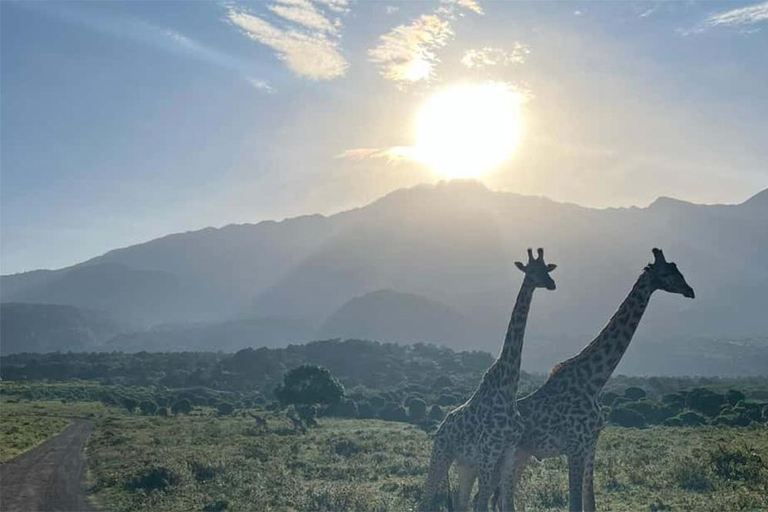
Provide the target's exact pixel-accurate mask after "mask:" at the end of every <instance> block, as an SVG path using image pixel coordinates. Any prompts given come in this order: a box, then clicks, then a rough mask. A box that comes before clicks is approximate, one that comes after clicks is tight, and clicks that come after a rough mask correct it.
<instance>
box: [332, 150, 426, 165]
mask: <svg viewBox="0 0 768 512" xmlns="http://www.w3.org/2000/svg"><path fill="white" fill-rule="evenodd" d="M336 158H348V159H350V160H370V159H383V160H386V161H387V162H389V163H397V162H401V161H405V160H414V159H415V149H414V148H413V147H411V146H394V147H391V148H383V149H382V148H359V149H348V150H346V151H343V152H342V153H340V154H338V155H336Z"/></svg>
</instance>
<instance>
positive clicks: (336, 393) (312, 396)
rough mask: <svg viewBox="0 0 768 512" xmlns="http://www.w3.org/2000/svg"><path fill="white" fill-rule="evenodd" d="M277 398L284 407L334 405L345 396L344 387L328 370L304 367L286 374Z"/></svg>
mask: <svg viewBox="0 0 768 512" xmlns="http://www.w3.org/2000/svg"><path fill="white" fill-rule="evenodd" d="M275 396H276V397H277V399H278V400H280V403H281V404H282V405H292V404H295V405H315V404H322V405H334V404H337V403H338V402H339V401H340V400H341V398H342V397H343V396H344V387H343V386H342V385H341V383H340V382H339V381H338V380H337V379H336V377H334V376H333V375H331V372H330V371H329V370H328V369H327V368H323V367H321V366H312V365H303V366H299V367H297V368H294V369H293V370H291V371H289V372H288V373H286V374H285V376H284V377H283V383H282V384H280V385H279V386H278V387H277V388H276V389H275Z"/></svg>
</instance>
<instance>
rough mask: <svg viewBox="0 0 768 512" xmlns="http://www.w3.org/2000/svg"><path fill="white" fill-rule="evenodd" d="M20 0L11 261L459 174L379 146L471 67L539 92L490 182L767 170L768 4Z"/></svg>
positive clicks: (398, 136) (6, 197) (730, 188)
mask: <svg viewBox="0 0 768 512" xmlns="http://www.w3.org/2000/svg"><path fill="white" fill-rule="evenodd" d="M0 6H1V7H0V8H1V9H2V13H1V16H0V24H1V26H0V33H1V36H0V37H1V38H2V40H1V41H0V43H1V44H0V52H1V53H0V87H1V89H0V91H1V94H0V101H2V105H1V107H2V110H1V111H0V115H1V119H0V120H1V126H0V127H1V128H2V131H1V132H0V137H1V140H0V142H1V145H2V153H1V158H2V161H1V162H0V163H1V164H2V175H1V180H2V181H1V182H0V187H1V188H0V194H1V196H2V211H1V212H0V213H1V215H2V216H1V217H0V223H1V227H2V231H1V233H0V234H1V237H2V239H1V241H2V245H1V246H0V251H1V252H0V262H1V263H2V273H4V274H6V273H12V272H19V271H23V270H30V269H34V268H59V267H62V266H65V265H69V264H73V263H76V262H78V261H82V260H83V259H86V258H88V257H92V256H95V255H98V254H100V253H103V252H105V251H107V250H109V249H112V248H116V247H121V246H125V245H129V244H132V243H137V242H141V241H145V240H148V239H151V238H153V237H157V236H162V235H164V234H168V233H171V232H177V231H185V230H192V229H199V228H202V227H205V226H211V225H212V226H221V225H225V224H228V223H238V222H255V221H258V220H262V219H266V218H283V217H286V216H293V215H300V214H306V213H316V212H320V213H332V212H335V211H339V210H342V209H345V208H349V207H353V206H359V205H362V204H365V203H366V202H368V201H371V200H373V199H375V198H377V197H379V196H381V195H383V194H385V193H387V192H389V191H391V190H393V189H396V188H399V187H402V186H410V185H414V184H416V183H420V182H425V181H435V180H437V179H440V177H439V176H436V175H435V174H433V173H432V172H430V170H429V169H425V168H423V167H420V166H419V165H417V164H415V163H410V162H407V161H405V162H403V161H401V162H391V161H389V160H387V159H386V158H380V157H378V156H377V155H379V154H380V153H381V151H380V150H382V151H383V150H386V148H390V147H394V146H402V145H408V144H410V143H412V142H413V141H412V140H411V139H412V134H413V119H414V116H415V113H416V111H417V110H418V107H419V105H421V104H422V103H423V102H424V101H425V100H426V99H427V98H429V96H430V95H431V94H433V93H435V92H436V91H438V90H440V89H441V88H444V87H446V86H449V85H451V84H453V83H457V82H481V81H485V80H493V81H502V82H505V83H509V84H512V85H513V86H515V87H516V88H519V89H520V90H523V91H525V92H526V94H527V95H528V98H529V99H528V101H527V102H526V103H525V105H524V113H523V115H524V120H525V130H524V133H523V136H522V138H521V142H520V146H519V148H518V150H517V152H516V154H515V155H514V156H513V158H511V159H510V160H509V161H508V162H507V163H506V164H505V165H503V166H502V167H501V168H499V169H498V170H497V171H495V172H493V173H492V174H490V175H488V176H486V177H485V178H484V181H485V182H486V183H487V184H488V185H489V186H490V187H492V188H498V189H503V190H509V191H513V192H520V193H525V194H538V195H546V196H549V197H552V198H553V199H556V200H561V201H570V202H576V203H580V204H584V205H589V206H597V207H606V206H628V205H641V206H642V205H647V204H648V203H650V202H651V201H652V200H653V199H655V198H656V197H658V196H661V195H669V196H675V197H679V198H682V199H687V200H691V201H697V202H741V201H743V200H744V199H746V198H748V197H749V196H751V195H753V194H754V193H756V192H758V191H759V190H761V189H763V188H765V187H768V129H766V127H765V120H766V119H768V87H766V86H765V84H766V83H768V57H766V56H768V2H762V3H761V2H754V1H753V2H720V3H718V2H695V1H688V2H629V1H626V2H577V1H569V2H566V1H562V2H504V3H502V2H482V1H481V0H478V1H474V0H455V1H442V2H441V1H432V2H429V1H419V2H409V3H405V2H386V1H375V2H374V1H357V2H354V1H347V0H313V1H310V0H274V1H272V2H258V3H247V2H226V3H224V2H219V3H214V2H210V3H205V2H167V3H164V2H126V3H120V2H85V3H74V2H73V3H70V2H61V1H59V2H50V3H46V2H24V3H22V2H14V1H3V2H2V3H1V4H0Z"/></svg>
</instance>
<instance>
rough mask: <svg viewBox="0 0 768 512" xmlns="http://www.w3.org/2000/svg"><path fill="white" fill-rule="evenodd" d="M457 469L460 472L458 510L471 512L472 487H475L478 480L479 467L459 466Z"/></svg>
mask: <svg viewBox="0 0 768 512" xmlns="http://www.w3.org/2000/svg"><path fill="white" fill-rule="evenodd" d="M456 469H458V472H459V492H458V499H457V500H456V503H457V509H456V510H458V511H460V512H466V511H468V510H469V500H470V497H471V496H472V487H473V486H474V485H475V480H476V479H477V466H472V465H470V464H458V465H457V468H456Z"/></svg>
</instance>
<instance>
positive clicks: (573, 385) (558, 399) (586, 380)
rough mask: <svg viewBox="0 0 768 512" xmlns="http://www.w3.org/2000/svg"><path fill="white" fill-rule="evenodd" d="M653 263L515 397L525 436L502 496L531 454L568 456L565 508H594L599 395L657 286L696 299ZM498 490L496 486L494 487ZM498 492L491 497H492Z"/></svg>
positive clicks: (672, 268) (660, 262) (668, 269)
mask: <svg viewBox="0 0 768 512" xmlns="http://www.w3.org/2000/svg"><path fill="white" fill-rule="evenodd" d="M653 255H654V262H653V263H651V264H649V265H648V266H646V267H645V269H644V270H643V272H642V273H641V274H640V277H639V278H638V279H637V282H635V284H634V286H633V287H632V290H631V291H630V292H629V295H627V297H626V298H625V299H624V301H623V302H622V303H621V305H620V306H619V309H618V310H617V311H616V313H614V315H613V317H611V319H610V321H609V322H608V324H607V325H606V326H605V327H604V328H603V330H602V331H601V332H600V334H598V335H597V337H596V338H595V339H594V340H593V341H592V342H591V343H590V344H589V345H587V346H586V348H584V350H582V351H581V352H580V353H579V354H577V355H576V356H574V357H572V358H570V359H567V360H566V361H563V362H562V363H560V364H558V365H556V366H555V368H554V369H553V370H552V373H551V374H550V376H549V379H548V380H547V381H546V382H545V383H544V385H543V386H542V387H541V388H539V389H538V390H536V391H534V392H533V393H531V394H530V395H528V396H526V397H523V398H521V399H520V400H518V401H517V407H518V410H519V412H520V415H521V416H522V419H523V423H524V427H525V428H524V432H523V437H522V439H521V440H520V442H519V444H518V447H517V450H516V452H515V453H514V454H512V455H511V456H512V457H514V459H515V460H514V463H513V465H512V468H513V469H512V472H511V474H510V477H509V479H508V480H502V482H503V483H504V485H503V486H502V487H510V489H511V490H510V491H506V492H504V491H503V489H502V493H501V494H502V499H501V501H500V502H499V504H501V506H502V510H503V507H504V500H503V495H504V494H507V495H508V496H509V498H508V499H510V500H511V499H512V496H513V495H514V489H515V486H516V485H517V482H518V480H519V478H520V474H521V473H522V471H523V469H524V468H525V466H526V464H527V463H528V461H529V460H530V458H531V457H536V458H537V459H543V458H547V457H556V456H559V455H566V456H567V457H568V481H569V510H571V511H577V510H585V511H588V512H594V510H595V489H594V461H595V447H596V444H597V439H598V437H599V435H600V431H601V430H602V427H603V424H602V417H601V414H600V406H599V402H598V399H599V396H600V392H601V390H602V389H603V386H605V383H606V382H607V381H608V379H609V378H610V376H611V374H613V371H614V370H615V369H616V366H617V365H618V364H619V361H621V358H622V356H623V355H624V352H625V351H626V350H627V347H628V346H629V343H630V341H631V340H632V336H633V335H634V333H635V329H637V325H638V323H639V322H640V320H641V318H642V317H643V313H644V312H645V308H646V307H647V306H648V301H649V300H650V298H651V294H652V293H653V292H654V291H656V290H663V291H665V292H669V293H677V294H680V295H683V296H684V297H688V298H691V299H692V298H694V292H693V288H691V287H690V286H689V285H688V283H686V282H685V278H684V277H683V275H682V274H681V273H680V271H679V270H677V266H676V265H675V264H674V263H671V262H670V263H668V262H667V261H666V259H665V258H664V253H663V252H662V251H661V250H659V249H653ZM497 492H498V490H497ZM496 497H498V494H497V495H496V496H495V497H494V500H495V499H496Z"/></svg>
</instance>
